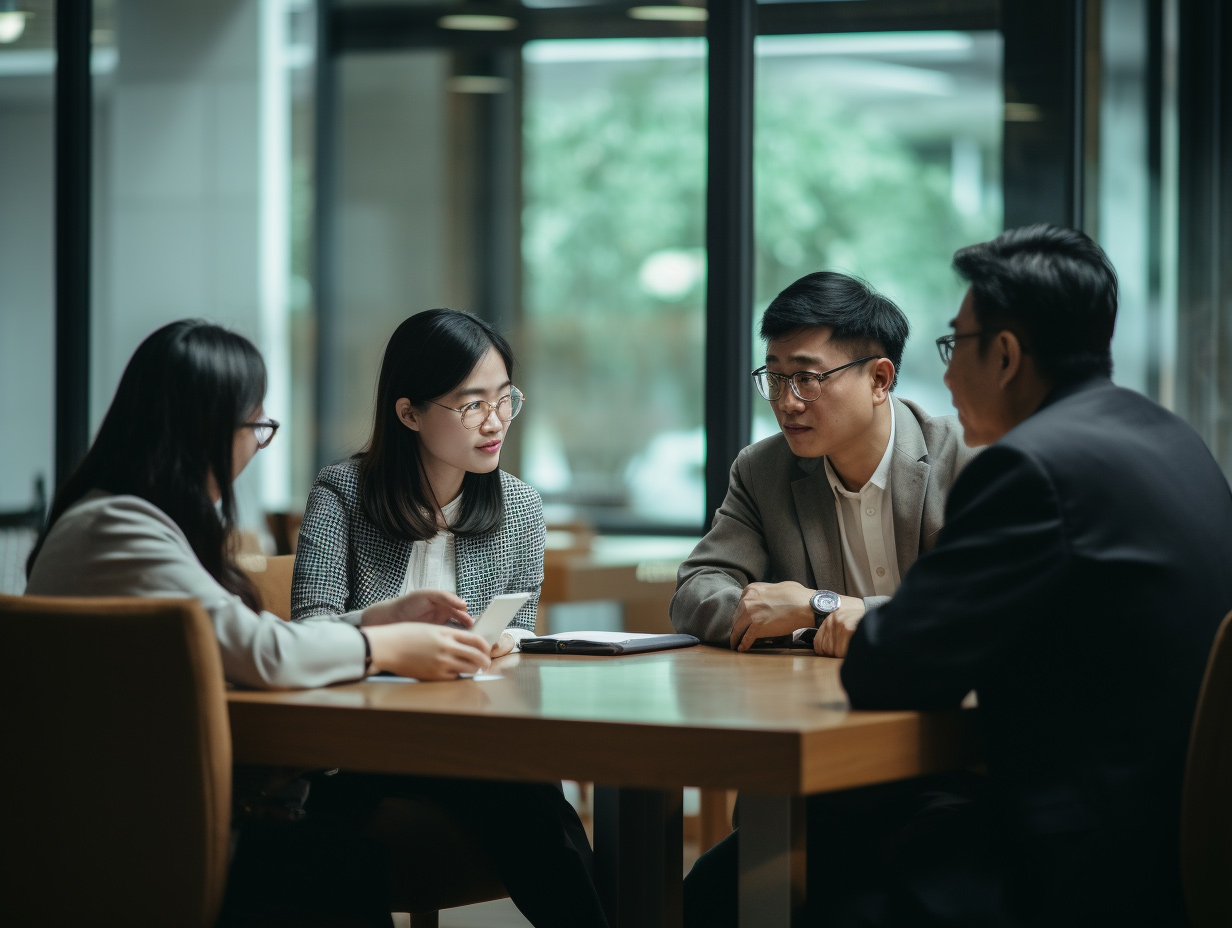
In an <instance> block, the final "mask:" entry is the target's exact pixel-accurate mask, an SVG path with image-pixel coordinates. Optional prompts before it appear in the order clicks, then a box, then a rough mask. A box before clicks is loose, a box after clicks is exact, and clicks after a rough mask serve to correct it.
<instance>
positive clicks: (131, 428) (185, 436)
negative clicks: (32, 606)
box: [26, 320, 490, 926]
mask: <svg viewBox="0 0 1232 928" xmlns="http://www.w3.org/2000/svg"><path fill="white" fill-rule="evenodd" d="M264 395H265V365H264V363H263V362H262V360H261V356H260V354H259V353H258V352H257V349H256V348H255V347H253V345H252V344H251V343H250V342H249V341H248V340H247V339H245V338H243V337H242V336H239V335H237V334H235V333H233V332H229V331H227V330H225V329H222V328H220V327H218V326H215V325H211V324H209V323H206V322H200V321H192V320H188V321H181V322H174V323H171V324H170V325H167V326H164V327H163V328H161V329H159V330H158V331H156V332H154V333H153V334H152V335H150V336H149V337H148V338H147V339H146V340H145V341H144V342H142V343H141V345H140V347H138V348H137V351H136V352H135V353H134V355H133V357H132V359H131V360H130V361H129V363H128V366H127V367H126V368H125V370H124V374H123V376H122V377H121V379H120V385H119V387H118V389H117V391H116V395H115V398H114V400H113V401H112V403H111V407H110V408H109V409H108V411H107V415H106V417H105V418H104V420H103V423H102V426H101V427H100V429H99V432H98V436H97V437H96V439H95V440H94V443H93V445H92V446H91V448H90V450H89V453H88V454H87V455H86V457H85V459H84V460H83V461H82V463H81V465H80V466H79V467H78V468H77V469H76V471H75V472H74V473H73V474H72V476H71V477H70V478H69V479H68V480H67V481H66V482H65V484H64V486H63V487H62V488H61V489H60V491H59V492H58V493H57V494H56V499H55V501H54V503H53V506H52V511H51V516H50V519H49V523H48V528H47V530H46V531H45V533H44V535H43V537H42V538H41V540H40V542H39V544H38V546H37V547H36V549H35V550H34V552H33V554H32V555H31V559H30V562H29V582H28V584H27V587H26V593H27V594H31V595H47V596H152V597H157V596H167V597H185V596H187V597H195V598H197V599H198V600H200V602H201V604H202V605H203V606H204V607H205V609H206V611H207V612H208V613H209V615H210V617H211V619H212V621H213V625H214V630H215V633H216V635H217V637H218V643H219V647H220V651H221V654H222V664H223V671H224V674H225V675H226V677H227V679H228V680H229V681H231V682H233V683H237V684H240V685H245V686H253V687H266V688H270V687H309V686H322V685H325V684H328V683H333V682H337V681H342V680H355V679H359V678H362V677H363V676H365V674H366V673H368V672H370V671H371V669H372V667H373V666H374V665H375V666H379V667H384V668H388V669H390V670H393V671H396V672H397V673H400V674H405V675H407V676H413V677H418V678H420V679H446V678H455V677H457V675H458V674H459V673H465V672H475V671H479V670H483V669H485V668H487V666H488V665H489V663H490V661H489V657H488V646H487V644H486V642H485V641H484V640H483V639H482V638H480V637H479V636H478V635H476V634H474V633H472V632H469V631H465V630H463V629H458V628H450V627H446V626H445V625H444V623H445V622H446V621H448V620H450V619H453V620H455V621H457V622H459V623H460V624H462V625H464V626H465V625H468V624H469V623H470V619H469V617H468V616H467V614H466V612H465V609H464V608H463V606H462V603H461V600H460V599H458V597H457V596H455V595H453V594H450V593H446V592H442V591H433V590H416V591H413V592H410V593H409V594H408V595H405V596H401V597H397V598H394V599H392V600H390V601H387V602H383V603H373V604H371V605H369V606H367V607H366V608H363V609H359V610H354V611H351V612H349V613H347V614H346V615H342V616H337V617H330V618H329V619H327V620H326V619H321V620H314V621H307V622H298V623H292V622H283V621H282V620H280V619H279V618H277V617H276V616H274V615H271V614H269V613H265V612H261V611H260V603H259V601H258V597H257V594H256V592H255V591H254V589H253V587H252V585H251V584H250V583H249V582H248V580H247V579H246V577H245V575H244V574H243V573H242V572H241V571H239V570H238V569H237V568H236V567H235V566H234V565H233V564H232V562H231V559H230V557H229V550H228V540H229V538H230V537H231V535H232V530H233V528H234V525H235V497H234V492H233V489H232V481H233V480H234V479H235V476H236V475H237V474H238V473H239V472H240V471H241V470H243V468H244V467H245V465H247V463H248V462H249V461H250V460H251V459H252V457H253V456H254V455H255V454H256V452H257V451H258V450H259V449H260V448H262V447H265V446H266V445H267V444H269V442H270V440H272V438H273V436H274V433H275V431H276V430H277V428H278V423H277V422H276V421H274V420H272V419H269V418H267V417H266V416H265V414H264V410H263V399H264ZM431 623H435V624H431ZM245 773H247V774H249V775H248V776H244V775H243V774H245ZM251 773H252V772H251V771H241V770H237V782H236V788H235V793H236V800H237V805H239V806H241V807H249V808H250V809H255V810H256V811H261V810H260V806H261V803H262V801H263V800H265V799H271V798H272V799H273V800H274V801H272V802H271V803H270V806H269V808H277V809H282V810H283V811H284V812H287V811H289V812H291V813H294V814H291V815H289V816H288V817H289V818H292V819H294V818H296V817H298V815H299V814H300V813H301V812H302V811H303V809H302V806H299V807H297V808H294V809H288V808H287V803H288V802H289V803H290V804H291V805H292V806H295V805H297V802H296V800H297V799H298V800H300V801H302V799H303V795H304V794H306V792H307V790H306V786H307V784H306V783H304V782H303V781H292V783H291V784H289V787H288V784H285V783H283V784H280V786H281V789H280V792H279V794H278V795H277V796H276V797H270V796H269V795H268V790H266V789H265V788H264V786H265V784H266V783H267V782H268V781H269V776H268V772H265V775H258V776H257V777H256V778H254V777H253V776H252V775H251ZM284 779H285V778H284ZM257 780H259V781H260V782H259V783H258V782H256V781H257ZM314 805H317V803H313V802H309V803H308V809H309V815H308V823H313V815H312V814H311V810H312V807H313V806H314ZM151 814H157V810H152V811H151ZM338 822H342V823H343V824H342V827H338V828H334V827H332V826H331V827H327V828H324V829H322V828H320V827H318V825H320V824H325V823H338ZM366 824H367V820H365V821H363V822H361V821H360V820H358V819H351V820H345V819H343V818H340V817H339V816H337V815H335V814H333V813H332V812H331V811H329V810H326V814H325V815H324V816H322V821H321V822H320V823H316V824H307V825H305V827H301V826H300V825H299V824H287V825H285V826H282V827H274V826H270V825H269V824H268V823H266V822H256V821H253V820H252V818H251V817H250V818H249V819H247V820H243V821H241V822H240V827H239V832H238V833H239V836H240V840H239V844H238V850H237V854H236V857H235V860H234V861H233V864H232V869H231V873H230V876H229V887H228V897H227V901H226V903H225V904H224V913H223V918H222V920H221V921H220V924H228V925H231V924H245V925H247V924H283V923H293V924H335V923H337V924H365V925H382V926H388V925H390V924H391V923H390V919H389V906H388V886H389V878H390V874H389V857H388V850H387V848H386V847H385V846H383V845H381V844H379V843H377V842H373V841H370V840H368V839H367V838H365V837H364V836H363V835H362V834H361V831H362V827H364V826H365V825H366ZM352 826H353V827H352ZM275 913H277V917H275Z"/></svg>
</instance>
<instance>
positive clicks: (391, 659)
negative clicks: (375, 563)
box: [365, 613, 492, 680]
mask: <svg viewBox="0 0 1232 928" xmlns="http://www.w3.org/2000/svg"><path fill="white" fill-rule="evenodd" d="M365 615H366V613H365ZM365 633H366V634H367V635H368V644H369V646H370V647H371V648H372V667H371V670H372V671H373V672H374V673H375V672H376V671H378V670H388V671H390V672H391V673H396V674H398V675H400V676H403V677H414V678H415V679H416V680H455V679H457V677H458V674H462V673H480V672H482V671H484V670H487V669H488V668H489V667H490V666H492V661H491V659H490V658H489V657H488V643H487V642H486V641H484V640H483V639H482V638H480V637H479V636H478V635H476V634H475V633H474V632H467V631H463V630H462V629H459V628H443V627H441V626H439V625H426V624H424V623H422V622H398V623H396V624H393V625H378V626H376V627H374V628H366V629H365Z"/></svg>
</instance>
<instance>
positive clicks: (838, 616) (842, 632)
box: [813, 596, 864, 657]
mask: <svg viewBox="0 0 1232 928" xmlns="http://www.w3.org/2000/svg"><path fill="white" fill-rule="evenodd" d="M839 600H840V603H839V607H838V608H837V609H835V610H834V611H833V612H831V613H830V614H829V615H828V616H826V618H825V620H824V621H823V622H822V623H821V628H819V629H817V637H816V638H814V639H813V650H814V651H816V652H817V653H818V654H821V655H822V656H824V657H846V656H847V645H848V644H850V642H851V636H852V635H854V634H855V631H856V626H857V625H859V624H860V620H861V619H862V618H864V600H862V599H860V598H858V597H855V596H840V597H839Z"/></svg>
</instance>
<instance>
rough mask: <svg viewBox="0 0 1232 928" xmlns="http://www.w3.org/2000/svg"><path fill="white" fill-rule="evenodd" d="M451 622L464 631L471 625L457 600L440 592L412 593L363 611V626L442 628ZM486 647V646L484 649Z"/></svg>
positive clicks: (458, 599) (469, 618)
mask: <svg viewBox="0 0 1232 928" xmlns="http://www.w3.org/2000/svg"><path fill="white" fill-rule="evenodd" d="M450 619H452V620H453V621H455V622H458V623H459V624H461V625H462V626H463V627H465V628H470V627H471V626H472V625H474V624H475V620H474V619H472V618H471V617H470V615H468V614H467V611H466V603H465V602H463V601H462V599H461V597H459V596H456V595H455V594H453V593H446V592H445V591H444V590H416V591H415V592H414V593H407V594H406V595H405V596H399V597H398V598H397V599H389V600H386V601H385V602H383V603H377V604H376V605H374V606H369V607H368V608H367V609H365V610H364V618H363V626H364V628H368V627H369V626H371V625H388V624H389V623H391V622H427V623H429V624H432V625H444V624H445V623H446V622H448V621H449V620H450ZM485 647H486V645H485Z"/></svg>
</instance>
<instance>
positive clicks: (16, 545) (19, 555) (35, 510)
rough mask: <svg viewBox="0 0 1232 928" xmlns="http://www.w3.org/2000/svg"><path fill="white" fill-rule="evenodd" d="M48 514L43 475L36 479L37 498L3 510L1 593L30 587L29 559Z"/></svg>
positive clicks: (0, 529)
mask: <svg viewBox="0 0 1232 928" xmlns="http://www.w3.org/2000/svg"><path fill="white" fill-rule="evenodd" d="M46 517H47V491H46V486H45V484H44V482H43V478H42V476H41V475H40V476H38V477H36V478H35V480H34V501H33V502H32V503H31V504H30V506H29V507H28V508H26V509H18V510H16V511H13V512H0V593H12V594H17V593H20V592H21V591H22V590H24V589H25V588H26V558H27V557H29V556H30V552H31V551H32V550H33V549H34V543H35V542H36V541H37V540H38V533H39V531H41V530H42V528H43V519H45V518H46Z"/></svg>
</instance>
